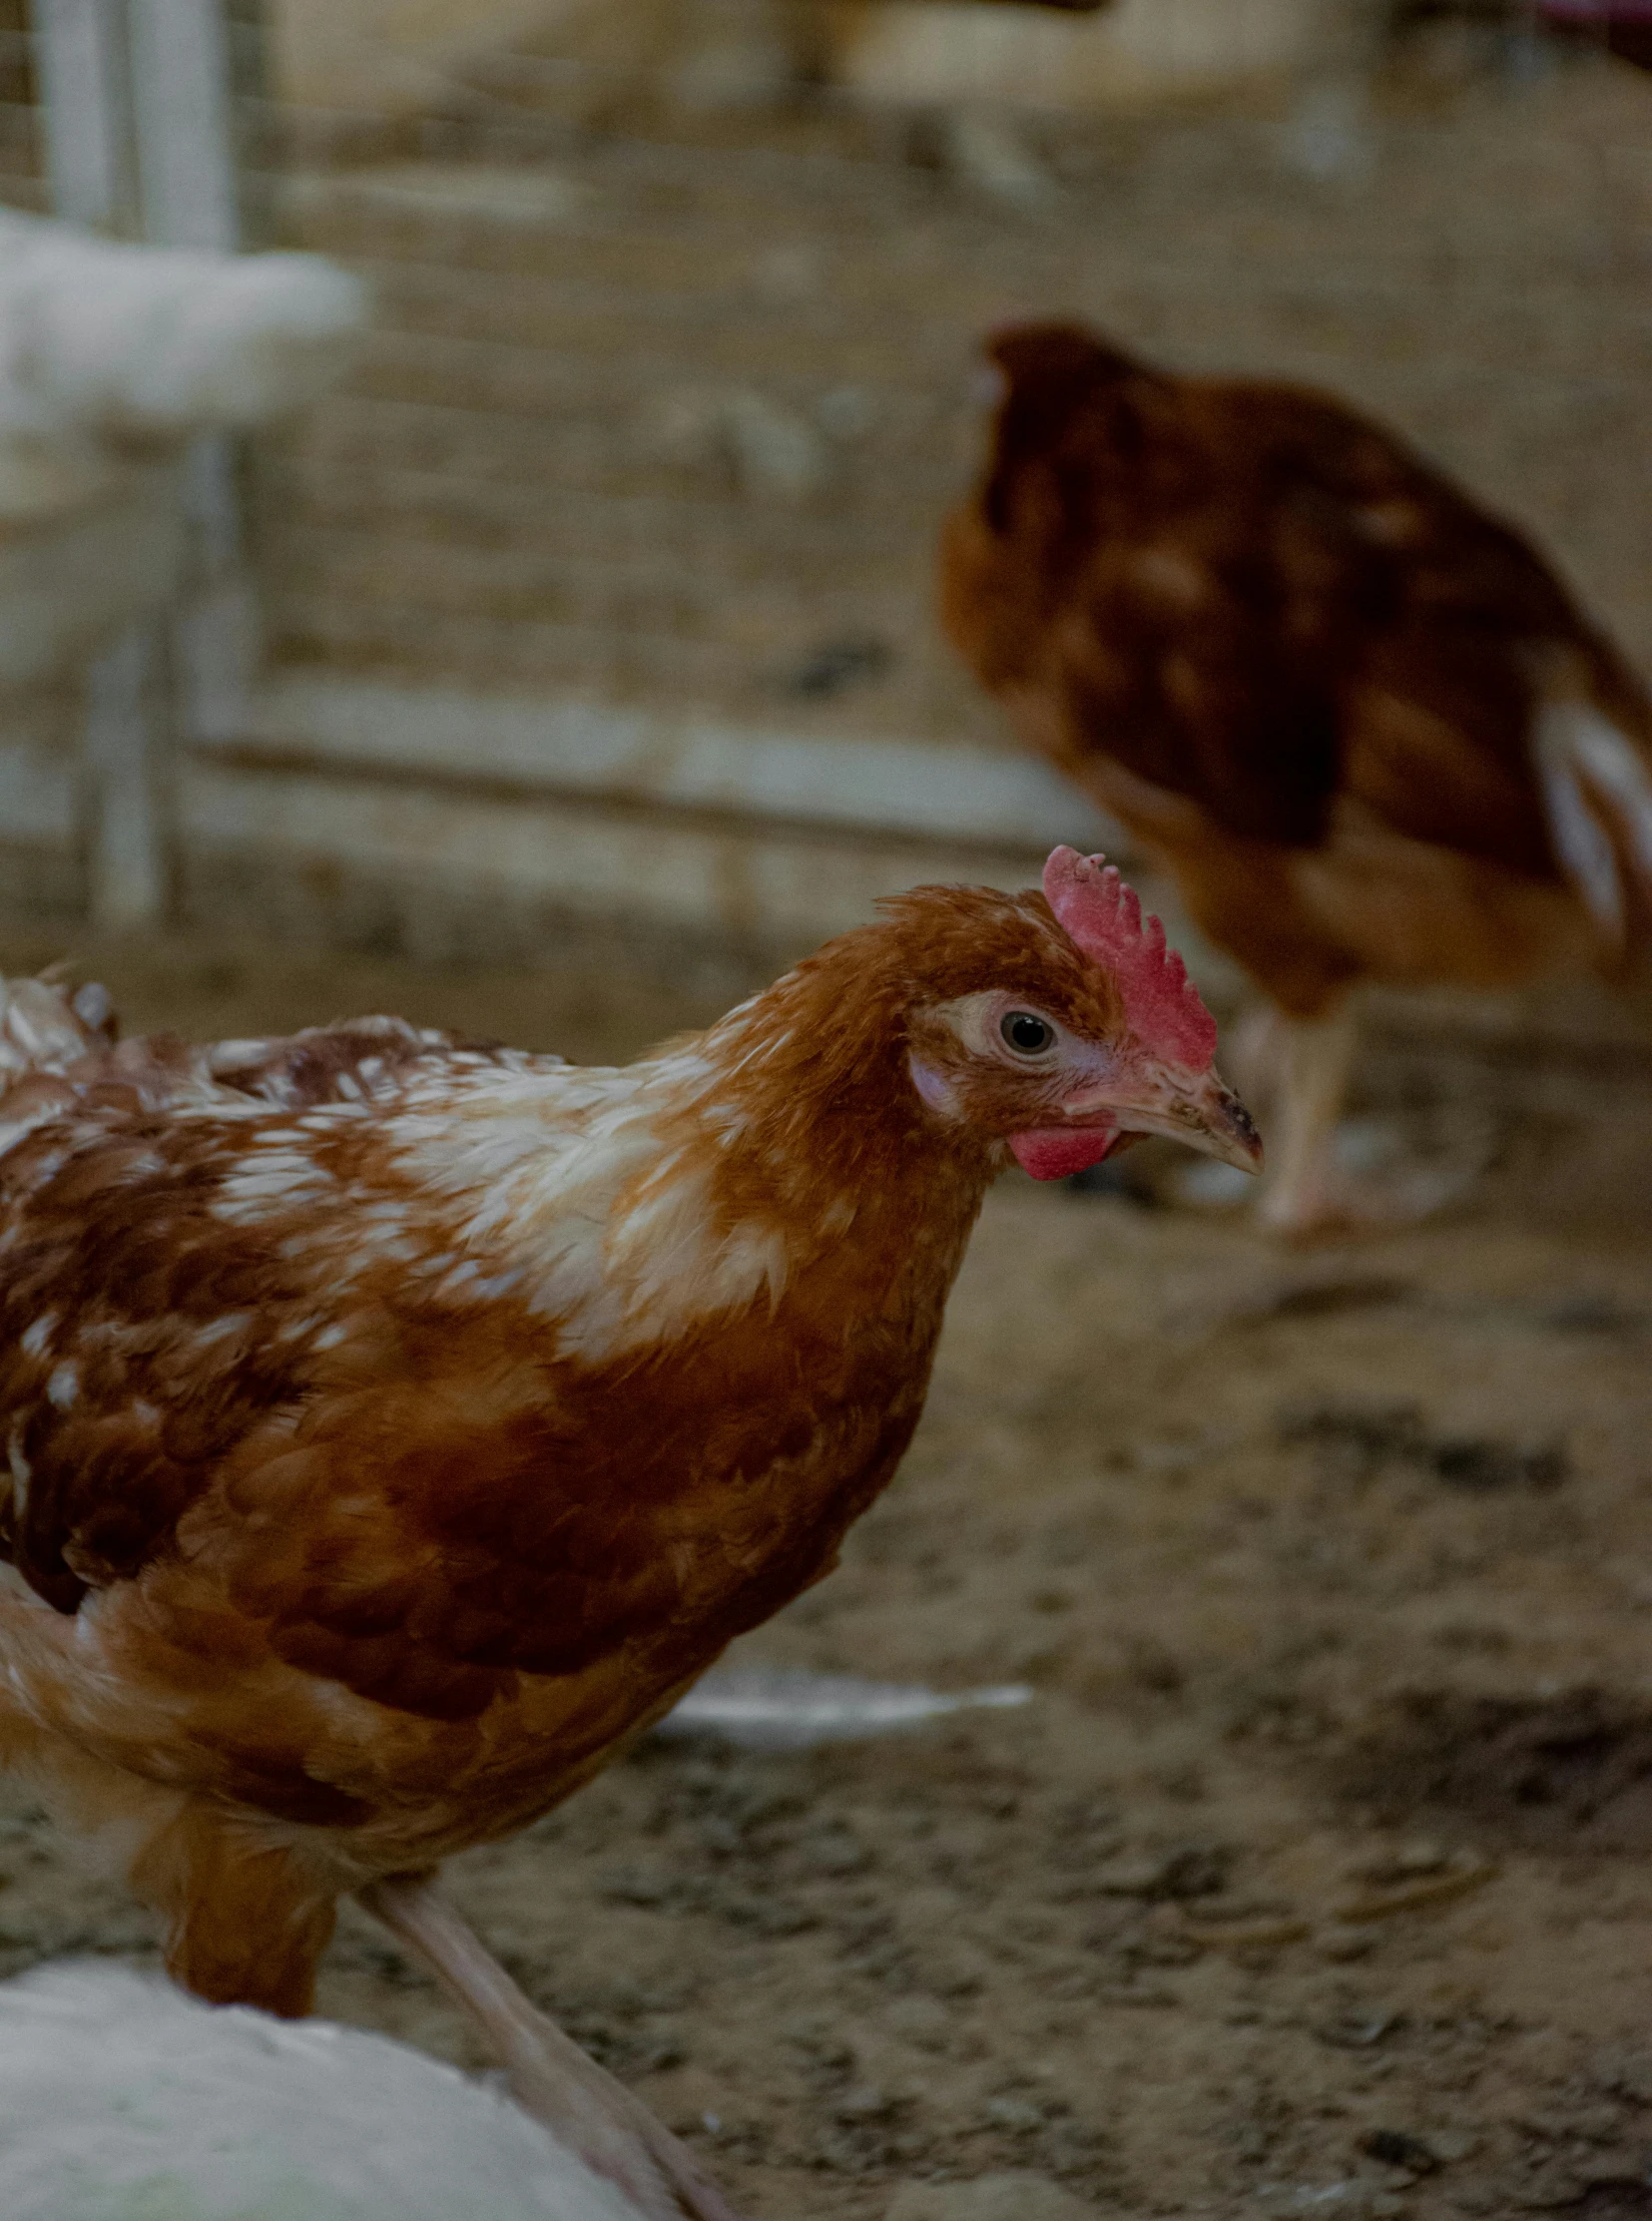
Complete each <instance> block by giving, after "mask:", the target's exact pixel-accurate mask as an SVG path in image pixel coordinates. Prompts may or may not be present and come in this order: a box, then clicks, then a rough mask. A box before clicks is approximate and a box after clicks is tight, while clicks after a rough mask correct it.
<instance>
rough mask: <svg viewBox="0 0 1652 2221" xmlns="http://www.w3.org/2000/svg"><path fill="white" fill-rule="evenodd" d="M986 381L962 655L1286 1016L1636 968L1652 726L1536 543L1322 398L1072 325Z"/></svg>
mask: <svg viewBox="0 0 1652 2221" xmlns="http://www.w3.org/2000/svg"><path fill="white" fill-rule="evenodd" d="M990 352H991V354H992V357H993V360H994V362H995V364H996V366H997V369H998V371H999V373H1000V374H1001V377H1002V381H1003V395H1002V400H1001V404H1000V406H999V409H998V413H997V417H996V421H995V424H994V428H993V434H992V440H991V447H990V452H989V456H988V459H987V463H986V467H985V470H984V473H983V476H982V479H981V482H980V485H979V487H978V489H977V491H976V493H975V495H974V496H973V498H972V499H971V500H970V501H968V502H967V503H966V504H965V505H964V506H963V507H962V508H961V509H960V510H959V511H958V513H957V514H956V516H955V517H954V518H953V519H952V520H951V522H950V524H949V526H948V529H947V534H946V538H945V544H944V550H943V560H942V589H941V599H942V610H943V615H944V619H945V623H946V626H947V630H948V632H949V634H950V636H951V638H952V640H953V641H954V643H955V644H956V646H957V647H958V649H959V651H960V652H961V654H962V655H963V657H964V659H965V660H966V662H967V663H968V664H969V665H970V667H971V669H972V670H973V671H974V672H975V673H976V675H977V676H978V677H979V678H980V679H981V680H982V682H983V683H984V684H985V685H986V686H987V687H988V688H989V689H991V690H992V692H994V693H995V694H996V695H997V696H998V697H999V699H1000V700H1001V701H1002V702H1003V704H1004V705H1005V707H1006V709H1007V710H1008V712H1009V714H1010V716H1011V718H1012V719H1013V721H1014V722H1015V724H1016V725H1017V727H1018V729H1019V730H1020V732H1021V733H1022V734H1023V736H1024V737H1025V738H1026V739H1027V740H1028V742H1029V743H1030V744H1031V745H1032V746H1034V747H1035V748H1037V749H1038V750H1040V752H1042V753H1044V754H1046V755H1048V756H1050V757H1051V758H1053V760H1054V761H1055V762H1056V763H1057V764H1059V765H1060V766H1061V768H1062V769H1063V770H1065V771H1067V772H1068V773H1069V774H1070V775H1071V776H1072V777H1073V778H1074V779H1075V780H1077V781H1078V782H1080V783H1081V784H1082V785H1084V786H1085V787H1087V788H1088V790H1089V791H1090V793H1091V794H1092V795H1093V796H1094V797H1095V799H1096V800H1097V801H1098V802H1099V803H1100V804H1101V806H1102V807H1103V808H1104V809H1105V810H1107V811H1109V812H1110V813H1112V814H1113V815H1114V816H1115V817H1116V818H1118V819H1119V820H1121V821H1122V822H1123V823H1124V824H1125V825H1126V826H1128V827H1129V828H1130V830H1131V831H1132V832H1133V833H1135V834H1136V835H1137V836H1138V837H1139V838H1140V839H1141V840H1143V841H1144V842H1145V843H1146V844H1147V845H1148V846H1149V847H1150V848H1151V849H1153V850H1155V851H1157V852H1158V854H1159V855H1160V856H1161V857H1162V858H1163V859H1164V860H1165V861H1166V862H1167V863H1168V864H1169V866H1170V867H1171V868H1172V869H1173V870H1174V871H1175V873H1176V876H1177V879H1178V881H1179V883H1180V886H1181V890H1182V893H1183V896H1184V898H1185V899H1186V901H1187V903H1188V906H1189V908H1190V910H1191V912H1192V914H1193V915H1194V916H1195V917H1196V918H1197V919H1198V921H1199V923H1200V924H1201V925H1202V926H1203V927H1204V929H1205V930H1206V931H1207V932H1208V933H1209V934H1210V936H1211V937H1212V938H1213V939H1214V940H1216V941H1217V942H1219V943H1220V944H1222V945H1223V946H1225V947H1226V948H1228V949H1229V950H1230V951H1231V952H1232V953H1233V954H1234V955H1235V956H1236V957H1237V958H1238V959H1239V961H1240V962H1241V963H1242V964H1243V965H1244V966H1245V967H1246V968H1247V970H1248V971H1249V972H1250V973H1251V975H1252V977H1253V978H1254V979H1255V980H1256V981H1257V983H1258V984H1259V985H1260V986H1261V987H1262V988H1263V989H1264V990H1265V991H1266V992H1267V993H1268V994H1269V995H1270V997H1271V998H1272V999H1273V1000H1274V1001H1275V1003H1276V1004H1277V1005H1278V1006H1279V1007H1280V1008H1281V1009H1282V1010H1284V1011H1286V1012H1288V1013H1290V1014H1292V1015H1293V1016H1296V1017H1302V1018H1311V1017H1317V1016H1319V1015H1321V1014H1322V1013H1324V1012H1326V1011H1328V1010H1329V1009H1331V1008H1332V1007H1333V1006H1334V1005H1335V1004H1336V1003H1337V1002H1338V1000H1339V998H1340V997H1342V996H1343V995H1344V993H1345V992H1346V991H1347V990H1348V989H1349V988H1350V987H1351V986H1352V985H1354V984H1355V983H1357V982H1359V981H1360V980H1363V979H1377V980H1381V981H1384V982H1387V983H1390V984H1438V983H1447V982H1458V983H1462V984H1466V985H1478V986H1497V985H1507V984H1516V983H1520V982H1523V981H1524V980H1526V979H1529V978H1533V977H1536V976H1540V975H1541V974H1543V973H1545V972H1549V971H1555V970H1564V969H1566V968H1567V967H1568V966H1572V965H1577V964H1587V963H1591V962H1592V963H1598V964H1600V965H1602V966H1604V967H1607V968H1610V967H1611V966H1613V965H1614V964H1616V963H1617V962H1619V961H1620V960H1621V959H1622V956H1623V954H1624V952H1625V950H1626V948H1628V947H1631V946H1633V945H1634V944H1635V943H1636V942H1637V941H1640V940H1644V938H1645V936H1646V933H1647V930H1648V928H1649V926H1652V705H1649V703H1648V699H1647V695H1646V692H1645V689H1644V688H1643V687H1642V685H1641V684H1640V682H1639V681H1638V680H1637V679H1636V677H1635V676H1634V674H1633V673H1632V672H1631V670H1630V669H1629V667H1628V665H1627V664H1626V663H1625V661H1624V659H1623V657H1622V656H1621V655H1620V654H1619V653H1618V651H1617V650H1616V649H1615V648H1614V647H1613V645H1612V644H1611V642H1610V641H1609V640H1607V639H1606V638H1605V636H1604V635H1603V634H1602V633H1601V631H1600V630H1599V628H1598V627H1596V626H1594V625H1593V624H1591V623H1590V622H1589V620H1588V619H1587V617H1586V616H1585V615H1584V614H1583V613H1582V611H1581V610H1580V609H1579V608H1578V606H1577V604H1576V602H1575V600H1574V599H1573V598H1572V596H1571V595H1570V594H1569V593H1568V592H1567V590H1566V588H1565V587H1564V586H1563V585H1562V584H1561V582H1560V580H1559V579H1558V578H1557V577H1556V575H1555V573H1554V571H1553V570H1552V569H1551V568H1550V567H1549V566H1548V565H1547V564H1546V563H1544V561H1543V560H1542V559H1541V557H1540V556H1539V555H1538V554H1537V553H1536V551H1535V550H1534V549H1533V548H1532V547H1531V545H1530V544H1529V542H1527V541H1526V540H1525V539H1524V538H1522V536H1521V535H1520V534H1519V533H1518V532H1516V531H1515V530H1514V529H1513V528H1512V527H1510V526H1509V525H1507V524H1505V523H1503V522H1501V521H1500V520H1498V519H1497V518H1495V517H1493V516H1491V515H1489V514H1487V512H1486V511H1485V510H1484V509H1482V508H1480V507H1478V506H1477V505H1476V504H1475V503H1474V502H1473V501H1472V500H1471V499H1469V497H1468V496H1467V495H1466V494H1465V493H1463V492H1462V491H1461V490H1460V489H1458V488H1457V487H1456V486H1454V485H1453V484H1451V482H1450V481H1449V480H1448V479H1447V478H1446V477H1445V476H1444V475H1443V474H1442V473H1441V472H1439V471H1438V470H1436V469H1434V468H1432V467H1431V466H1430V465H1429V464H1427V463H1426V462H1425V461H1424V460H1423V459H1422V458H1421V457H1420V456H1418V455H1417V454H1415V453H1414V452H1412V451H1411V450H1410V449H1408V448H1407V447H1406V446H1405V445H1404V444H1403V443H1402V442H1401V441H1400V440H1398V439H1397V438H1395V437H1394V436H1393V435H1392V434H1391V433H1389V432H1387V431H1385V430H1383V429H1382V428H1381V427H1380V426H1378V425H1377V424H1375V423H1373V422H1372V421H1371V420H1370V419H1369V418H1366V417H1363V416H1361V415H1359V414H1357V413H1356V412H1355V411H1354V410H1353V409H1350V408H1348V407H1346V406H1344V405H1343V404H1342V403H1340V402H1338V401H1336V400H1334V399H1332V398H1331V397H1330V396H1328V395H1325V394H1321V393H1316V392H1312V391H1308V390H1306V389H1303V388H1300V387H1296V386H1291V385H1286V384H1281V383H1274V382H1268V381H1264V380H1261V379H1245V378H1219V377H1209V378H1205V377H1183V376H1176V375H1173V374H1171V373H1169V372H1166V371H1162V370H1159V369H1157V368H1155V367H1153V366H1152V365H1150V364H1147V363H1144V362H1142V361H1139V360H1136V359H1134V358H1132V357H1130V356H1128V355H1126V354H1124V353H1122V352H1121V351H1120V350H1119V349H1117V348H1116V347H1114V346H1112V345H1111V344H1110V343H1109V342H1107V341H1105V340H1103V339H1100V338H1098V337H1097V336H1096V335H1095V334H1094V333H1091V332H1088V331H1086V330H1083V329H1082V328H1080V327H1077V326H1071V325H1060V324H1050V325H1029V326H1026V327H1023V328H1020V329H1017V330H1012V331H1007V332H1005V333H1003V334H1001V335H1000V336H999V337H998V339H997V340H996V341H995V342H994V343H993V345H992V347H991V349H990ZM1545 712H1552V713H1554V715H1555V719H1556V722H1555V723H1554V725H1553V729H1552V741H1553V751H1552V754H1551V755H1550V757H1549V758H1548V759H1547V760H1545V756H1544V734H1543V732H1542V730H1541V726H1542V720H1543V717H1544V714H1545ZM1568 811H1569V818H1568ZM1590 820H1592V821H1593V824H1592V826H1591V824H1590V823H1589V822H1588V821H1590ZM1568 822H1569V823H1570V824H1571V825H1572V826H1573V828H1574V829H1577V828H1579V827H1580V828H1581V831H1580V833H1579V839H1580V841H1581V847H1579V845H1578V841H1576V840H1574V842H1573V846H1572V850H1571V852H1570V853H1568V850H1567V843H1566V840H1565V838H1564V833H1565V831H1566V825H1567V823H1568ZM1591 846H1592V849H1593V853H1592V855H1591V853H1590V850H1591Z"/></svg>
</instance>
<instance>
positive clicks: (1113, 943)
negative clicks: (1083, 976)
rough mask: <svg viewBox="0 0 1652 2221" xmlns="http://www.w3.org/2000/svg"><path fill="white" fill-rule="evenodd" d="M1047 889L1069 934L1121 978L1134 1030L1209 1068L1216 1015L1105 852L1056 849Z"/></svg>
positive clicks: (1162, 1050) (1179, 1060)
mask: <svg viewBox="0 0 1652 2221" xmlns="http://www.w3.org/2000/svg"><path fill="white" fill-rule="evenodd" d="M1044 895H1045V899H1046V900H1047V901H1048V903H1049V905H1050V908H1051V909H1052V910H1054V912H1055V914H1056V916H1057V917H1058V918H1059V919H1060V921H1061V923H1062V925H1063V926H1064V927H1065V929H1066V931H1067V933H1068V934H1069V935H1070V936H1071V938H1072V939H1073V940H1074V941H1076V942H1077V944H1078V946H1079V947H1080V948H1082V949H1083V951H1084V953H1085V955H1086V956H1093V957H1094V958H1095V960H1096V962H1097V963H1098V964H1105V965H1106V967H1107V969H1108V970H1109V971H1110V972H1111V973H1112V975H1113V977H1114V978H1115V979H1116V980H1117V981H1118V987H1119V993H1120V995H1121V996H1122V997H1123V998H1124V1014H1125V1017H1126V1018H1127V1019H1128V1020H1129V1022H1130V1030H1131V1032H1132V1033H1134V1034H1135V1035H1136V1036H1137V1037H1138V1039H1140V1040H1142V1041H1144V1042H1146V1043H1147V1045H1148V1046H1149V1047H1150V1048H1151V1049H1152V1050H1153V1051H1154V1052H1155V1054H1156V1055H1159V1056H1163V1057H1165V1058H1167V1059H1168V1060H1169V1061H1170V1062H1171V1063H1174V1064H1181V1065H1185V1066H1187V1067H1188V1068H1189V1069H1191V1070H1193V1071H1203V1069H1204V1067H1205V1066H1206V1065H1207V1064H1209V1062H1210V1060H1211V1058H1212V1057H1213V1056H1214V1055H1215V1054H1216V1020H1215V1019H1214V1018H1213V1017H1212V1016H1211V1014H1210V1012H1209V1011H1208V1010H1207V1009H1206V1008H1205V1006H1204V1004H1203V1003H1202V1002H1201V1001H1200V999H1199V990H1198V988H1197V987H1195V985H1194V984H1193V982H1192V980H1191V979H1189V977H1188V968H1187V966H1186V964H1184V963H1183V961H1182V959H1181V957H1180V956H1178V955H1177V953H1176V951H1175V949H1173V948H1167V947H1166V946H1165V929H1164V927H1163V926H1162V925H1161V924H1160V923H1159V920H1158V919H1157V918H1156V917H1143V915H1142V905H1141V901H1140V899H1139V897H1138V896H1137V895H1136V894H1134V893H1133V892H1132V891H1131V889H1130V888H1129V887H1127V886H1126V885H1125V883H1124V881H1123V880H1122V879H1121V878H1120V877H1119V874H1118V871H1117V868H1116V867H1115V866H1114V865H1113V864H1111V863H1104V862H1103V860H1102V858H1101V857H1100V856H1081V855H1080V854H1079V852H1078V850H1077V849H1076V848H1056V849H1054V850H1053V851H1052V852H1051V855H1050V860H1049V862H1048V863H1046V864H1045V866H1044Z"/></svg>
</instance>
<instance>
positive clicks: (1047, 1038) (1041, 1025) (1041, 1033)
mask: <svg viewBox="0 0 1652 2221" xmlns="http://www.w3.org/2000/svg"><path fill="white" fill-rule="evenodd" d="M998 1031H999V1033H1000V1034H1001V1035H1002V1037H1003V1039H1004V1041H1005V1043H1006V1044H1007V1046H1008V1047H1010V1048H1012V1049H1013V1050H1014V1051H1015V1053H1016V1055H1017V1056H1042V1054H1043V1053H1044V1051H1045V1050H1046V1049H1047V1048H1048V1047H1049V1046H1050V1044H1051V1042H1052V1041H1053V1040H1054V1039H1055V1028H1054V1026H1052V1025H1051V1024H1050V1022H1049V1020H1048V1019H1047V1018H1040V1017H1039V1016H1037V1015H1036V1013H1035V1012H1033V1011H1031V1010H1011V1011H1008V1012H1007V1013H1006V1014H1005V1016H1004V1017H1003V1018H1002V1019H1001V1020H1000V1021H999V1025H998Z"/></svg>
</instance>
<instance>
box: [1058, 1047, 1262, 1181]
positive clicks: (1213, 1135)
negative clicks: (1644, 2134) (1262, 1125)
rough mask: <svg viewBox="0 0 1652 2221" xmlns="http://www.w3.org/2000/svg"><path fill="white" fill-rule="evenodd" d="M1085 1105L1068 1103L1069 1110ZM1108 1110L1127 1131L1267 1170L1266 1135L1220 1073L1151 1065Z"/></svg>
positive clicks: (1250, 1169)
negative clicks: (1264, 1163)
mask: <svg viewBox="0 0 1652 2221" xmlns="http://www.w3.org/2000/svg"><path fill="white" fill-rule="evenodd" d="M1079 1107H1080V1106H1079V1105H1077V1104H1069V1105H1068V1109H1069V1112H1071V1111H1075V1110H1078V1109H1079ZM1098 1107H1099V1106H1098ZM1107 1110H1108V1113H1109V1115H1110V1116H1111V1117H1112V1118H1113V1120H1114V1121H1115V1122H1116V1124H1117V1125H1118V1128H1119V1130H1120V1132H1121V1133H1131V1134H1164V1135H1166V1136H1167V1137H1168V1138H1169V1139H1170V1140H1171V1141H1180V1142H1185V1143H1186V1145H1187V1146H1188V1148H1189V1149H1197V1150H1198V1151H1199V1152H1200V1153H1201V1155H1203V1156H1206V1157H1215V1158H1216V1159H1217V1160H1218V1161H1219V1162H1220V1163H1222V1164H1225V1165H1237V1166H1238V1168H1239V1170H1240V1171H1241V1172H1260V1171H1261V1170H1262V1136H1261V1135H1260V1134H1259V1133H1258V1132H1257V1130H1256V1127H1255V1125H1254V1124H1253V1123H1252V1120H1251V1114H1250V1112H1249V1111H1248V1110H1247V1109H1246V1108H1245V1105H1244V1104H1243V1103H1242V1102H1241V1101H1240V1100H1239V1097H1238V1096H1237V1095H1236V1094H1235V1093H1234V1091H1233V1089H1232V1088H1231V1087H1229V1086H1227V1085H1226V1084H1225V1083H1224V1081H1223V1080H1222V1078H1221V1077H1220V1075H1219V1074H1218V1073H1216V1072H1215V1071H1208V1072H1200V1073H1197V1074H1195V1073H1190V1072H1179V1071H1175V1070H1171V1069H1166V1068H1165V1067H1164V1066H1162V1065H1161V1066H1152V1067H1149V1069H1148V1070H1147V1071H1146V1072H1144V1073H1143V1075H1142V1078H1141V1082H1140V1083H1139V1085H1138V1086H1136V1087H1133V1088H1130V1089H1129V1090H1128V1091H1127V1092H1124V1093H1119V1092H1114V1093H1112V1094H1111V1095H1110V1098H1109V1101H1108V1104H1107Z"/></svg>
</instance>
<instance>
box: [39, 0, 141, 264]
mask: <svg viewBox="0 0 1652 2221" xmlns="http://www.w3.org/2000/svg"><path fill="white" fill-rule="evenodd" d="M34 19H35V33H34V48H35V58H36V62H37V64H38V67H39V71H40V89H41V94H42V97H43V100H44V105H45V118H46V171H47V178H48V182H49V184H50V186H51V191H52V206H53V208H54V209H55V210H56V211H57V213H58V215H59V216H61V217H63V218H65V219H66V220H67V222H69V223H71V224H86V225H89V226H90V227H91V228H92V229H93V230H94V231H98V232H115V233H119V234H123V235H125V236H128V237H132V236H135V235H136V234H137V231H138V228H139V215H138V177H137V150H136V148H135V147H134V144H133V134H132V90H131V83H130V79H129V76H128V70H127V36H126V0H35V9H34Z"/></svg>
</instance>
